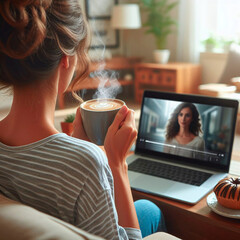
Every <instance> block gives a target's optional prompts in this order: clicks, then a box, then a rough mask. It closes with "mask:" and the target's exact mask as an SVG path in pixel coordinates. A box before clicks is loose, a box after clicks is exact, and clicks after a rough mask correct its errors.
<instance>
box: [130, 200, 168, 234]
mask: <svg viewBox="0 0 240 240" xmlns="http://www.w3.org/2000/svg"><path fill="white" fill-rule="evenodd" d="M134 205H135V209H136V212H137V217H138V222H139V225H140V229H141V232H142V237H143V238H144V237H146V236H148V235H150V234H152V233H155V232H166V226H165V221H164V217H163V214H162V212H161V210H160V209H159V207H158V206H156V205H155V204H154V203H152V202H151V201H148V200H145V199H141V200H137V201H136V202H134Z"/></svg>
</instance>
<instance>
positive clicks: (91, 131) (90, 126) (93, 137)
mask: <svg viewBox="0 0 240 240" xmlns="http://www.w3.org/2000/svg"><path fill="white" fill-rule="evenodd" d="M124 105H125V103H124V101H122V100H120V99H112V98H105V99H102V98H101V99H92V100H88V101H86V102H83V103H82V104H81V105H80V111H81V117H82V122H83V127H84V130H85V132H86V134H87V136H88V138H89V139H90V141H91V142H93V143H96V144H97V145H104V139H105V136H106V134H107V131H108V128H109V126H110V125H111V124H112V123H113V121H114V118H115V116H116V114H117V113H118V111H119V109H120V108H121V107H122V106H124Z"/></svg>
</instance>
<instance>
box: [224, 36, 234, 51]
mask: <svg viewBox="0 0 240 240" xmlns="http://www.w3.org/2000/svg"><path fill="white" fill-rule="evenodd" d="M233 43H234V40H230V39H224V38H222V39H221V46H222V50H223V52H229V49H230V46H231V44H233Z"/></svg>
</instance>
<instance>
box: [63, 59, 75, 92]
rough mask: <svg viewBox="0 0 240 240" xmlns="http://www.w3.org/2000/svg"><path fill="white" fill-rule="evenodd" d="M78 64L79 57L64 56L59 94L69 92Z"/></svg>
mask: <svg viewBox="0 0 240 240" xmlns="http://www.w3.org/2000/svg"><path fill="white" fill-rule="evenodd" d="M76 64H77V56H76V55H74V56H66V55H63V56H62V59H61V61H60V64H59V74H60V75H59V83H58V92H59V93H63V92H65V91H66V90H67V88H68V86H69V84H70V82H71V80H72V77H73V74H74V71H75V67H76Z"/></svg>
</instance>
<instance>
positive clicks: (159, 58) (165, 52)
mask: <svg viewBox="0 0 240 240" xmlns="http://www.w3.org/2000/svg"><path fill="white" fill-rule="evenodd" d="M153 55H154V60H155V62H156V63H161V64H165V63H168V60H169V56H170V50H169V49H157V50H154V52H153Z"/></svg>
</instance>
